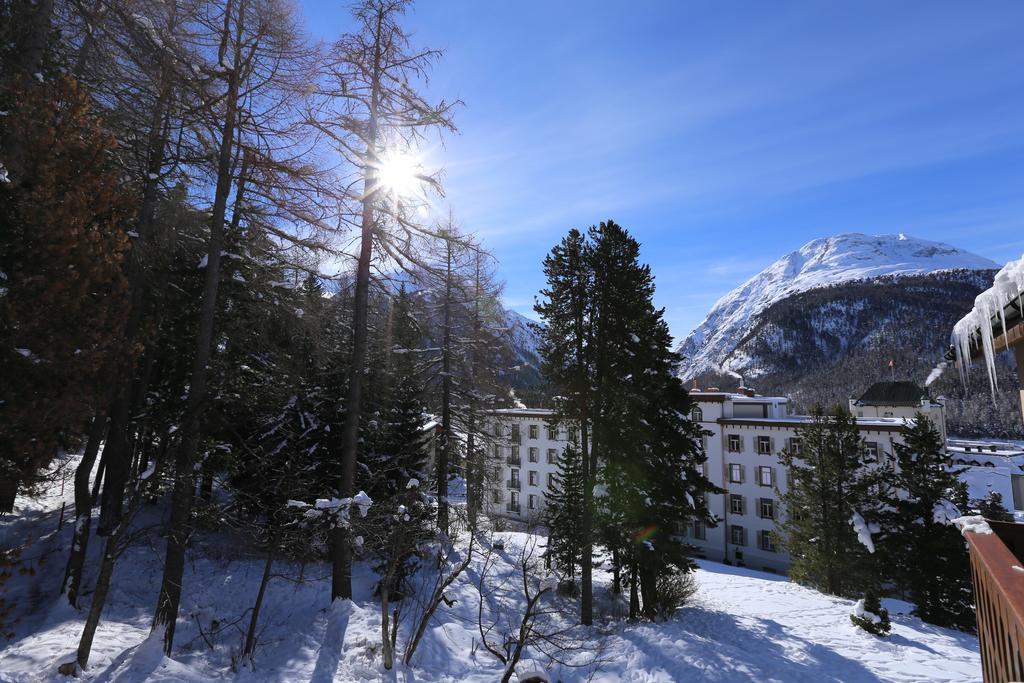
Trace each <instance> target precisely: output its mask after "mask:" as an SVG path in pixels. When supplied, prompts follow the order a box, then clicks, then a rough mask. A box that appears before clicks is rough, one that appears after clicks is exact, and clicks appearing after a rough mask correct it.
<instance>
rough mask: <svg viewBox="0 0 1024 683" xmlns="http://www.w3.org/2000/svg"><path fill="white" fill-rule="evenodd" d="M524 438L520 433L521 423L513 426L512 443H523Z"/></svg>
mask: <svg viewBox="0 0 1024 683" xmlns="http://www.w3.org/2000/svg"><path fill="white" fill-rule="evenodd" d="M522 441H523V437H522V435H521V434H520V432H519V423H518V422H517V423H516V424H514V425H512V443H522Z"/></svg>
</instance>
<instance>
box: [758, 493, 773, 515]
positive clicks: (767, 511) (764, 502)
mask: <svg viewBox="0 0 1024 683" xmlns="http://www.w3.org/2000/svg"><path fill="white" fill-rule="evenodd" d="M758 507H759V508H760V512H761V519H775V501H774V500H773V499H771V498H761V499H760V500H759V501H758Z"/></svg>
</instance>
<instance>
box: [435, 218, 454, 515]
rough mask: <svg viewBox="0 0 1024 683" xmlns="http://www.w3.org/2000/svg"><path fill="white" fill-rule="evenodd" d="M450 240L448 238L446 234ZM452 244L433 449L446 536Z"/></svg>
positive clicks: (447, 266) (448, 256)
mask: <svg viewBox="0 0 1024 683" xmlns="http://www.w3.org/2000/svg"><path fill="white" fill-rule="evenodd" d="M448 237H449V238H450V237H451V235H448ZM452 249H453V246H452V242H451V240H450V239H449V240H448V242H447V243H446V245H445V254H446V259H447V260H446V262H445V281H444V335H443V339H442V342H441V443H440V444H439V446H440V448H438V449H437V528H438V529H440V531H441V533H442V534H446V535H447V533H448V467H449V464H448V460H449V456H450V454H451V444H452V296H453V292H452V277H453V273H452V268H453V267H454V266H453V263H452Z"/></svg>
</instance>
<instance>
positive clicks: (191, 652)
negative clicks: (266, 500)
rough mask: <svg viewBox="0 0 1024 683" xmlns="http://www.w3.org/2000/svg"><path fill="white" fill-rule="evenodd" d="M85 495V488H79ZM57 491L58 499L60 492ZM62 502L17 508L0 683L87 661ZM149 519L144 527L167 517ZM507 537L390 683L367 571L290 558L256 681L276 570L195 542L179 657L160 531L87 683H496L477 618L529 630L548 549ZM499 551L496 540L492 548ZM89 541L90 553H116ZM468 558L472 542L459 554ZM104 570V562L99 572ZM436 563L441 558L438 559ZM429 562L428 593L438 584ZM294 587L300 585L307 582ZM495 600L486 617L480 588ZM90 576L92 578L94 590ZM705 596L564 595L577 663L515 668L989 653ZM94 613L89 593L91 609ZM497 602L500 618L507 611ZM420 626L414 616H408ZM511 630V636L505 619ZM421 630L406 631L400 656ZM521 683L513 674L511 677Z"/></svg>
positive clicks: (818, 599) (927, 676)
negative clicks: (161, 607)
mask: <svg viewBox="0 0 1024 683" xmlns="http://www.w3.org/2000/svg"><path fill="white" fill-rule="evenodd" d="M66 491H67V495H66V496H65V498H66V499H69V498H70V487H68V488H67V489H66ZM54 493H56V491H54ZM61 502H62V501H61V497H60V496H58V495H52V496H51V497H50V498H49V499H47V500H44V501H41V502H40V503H35V504H32V503H30V502H29V501H26V500H25V499H20V500H19V503H18V506H17V509H16V511H15V513H14V514H13V515H11V516H8V517H6V518H4V519H3V521H2V525H3V530H4V532H5V536H4V537H5V540H6V541H13V540H14V539H15V538H18V539H19V541H21V540H24V538H25V537H26V535H32V536H35V537H36V538H37V539H38V540H36V542H35V543H33V544H31V545H30V546H28V548H27V549H26V552H25V553H24V555H23V558H22V559H23V560H24V561H25V562H26V564H25V565H24V566H26V567H30V568H32V569H33V572H31V573H30V572H25V573H20V572H19V573H18V574H17V577H16V578H15V579H12V583H11V584H9V585H8V587H7V591H6V594H5V596H4V597H5V598H7V599H9V600H10V601H11V602H13V603H14V604H15V605H16V606H17V608H18V609H19V612H20V615H21V617H22V618H21V620H20V621H19V622H18V623H17V624H16V626H15V627H14V630H15V635H14V637H13V638H12V639H11V640H9V641H4V642H3V644H2V645H0V682H3V683H15V682H17V683H22V682H24V683H27V682H29V681H33V682H35V681H64V680H68V679H66V678H63V677H61V676H58V675H57V673H56V668H57V666H58V664H60V663H61V662H66V661H68V660H69V659H71V658H72V653H73V651H74V648H75V646H76V644H77V641H78V638H79V636H80V634H81V628H82V622H83V619H84V609H83V612H76V611H74V610H72V609H71V608H69V607H67V606H66V604H65V602H64V599H63V598H62V597H61V596H59V595H58V594H57V591H56V585H55V583H57V582H59V581H60V576H61V572H60V571H38V570H41V569H42V567H43V565H52V566H54V567H61V566H62V562H63V561H64V559H65V553H66V547H67V543H68V541H69V538H70V533H69V532H70V528H69V525H67V524H65V525H64V527H63V529H62V530H61V531H59V532H58V531H56V528H57V523H56V522H57V515H58V511H59V509H60V503H61ZM159 515H160V509H159V508H158V507H152V508H149V509H148V511H147V512H146V513H145V515H144V517H147V519H143V520H141V521H140V526H141V527H144V526H146V525H147V524H148V523H151V522H152V521H155V520H154V519H153V518H154V517H159ZM491 536H493V538H501V539H503V540H504V541H505V547H504V549H503V550H501V551H498V552H495V553H493V554H490V555H489V556H488V554H487V552H486V550H484V548H487V547H489V545H490V544H489V543H487V542H485V544H484V545H483V546H477V548H478V550H477V551H476V553H475V554H474V558H475V559H474V560H473V562H472V564H471V566H470V570H469V571H468V572H467V573H466V575H464V576H463V577H462V578H460V579H459V580H458V581H457V582H456V583H455V584H454V585H452V586H451V588H450V589H449V590H448V591H447V597H448V599H449V600H450V605H447V606H446V605H442V607H441V609H440V610H439V612H438V613H437V614H436V615H435V617H434V619H433V620H432V622H431V623H430V626H429V628H428V629H427V631H426V633H425V636H424V641H423V644H422V646H421V648H420V650H419V651H418V653H417V655H416V657H415V658H414V660H413V666H412V667H411V668H408V669H406V668H404V667H402V666H401V665H397V666H396V668H395V669H394V670H393V672H392V673H390V674H386V673H385V672H384V670H383V669H382V667H381V662H380V607H379V603H378V601H377V599H376V598H375V597H374V596H373V590H372V587H373V583H374V580H375V575H374V574H373V572H372V570H371V568H370V566H369V563H367V562H359V563H357V565H356V567H355V572H354V573H355V577H354V578H355V582H354V584H355V586H354V588H355V599H354V601H353V602H351V603H338V605H337V606H336V607H335V608H332V607H331V606H330V605H329V604H328V595H329V583H330V569H329V567H328V566H327V565H326V564H325V563H321V562H315V561H314V562H309V563H307V564H306V565H305V566H304V567H302V568H300V567H299V566H297V565H287V566H286V563H285V562H283V561H282V562H281V563H280V565H279V566H278V568H277V569H278V571H279V572H280V573H281V574H282V575H285V576H288V577H292V578H291V579H285V578H279V579H274V580H273V581H272V582H271V583H270V585H269V588H268V592H267V597H266V604H265V605H264V607H263V616H262V617H261V628H260V632H259V638H258V641H257V649H256V657H255V669H254V670H252V671H245V670H244V669H242V670H240V671H239V672H237V673H233V672H232V668H233V667H235V666H237V665H238V664H239V662H238V651H239V647H240V644H241V635H240V634H241V632H242V628H243V627H244V624H245V622H246V619H247V618H248V614H249V612H248V610H249V608H250V607H251V606H252V602H253V600H254V598H255V596H256V592H257V588H258V585H259V580H260V574H261V571H262V567H263V558H262V556H261V554H260V553H257V552H253V551H252V549H251V548H249V546H247V544H245V543H244V542H242V540H241V539H239V538H237V537H234V536H232V535H231V534H229V533H212V532H203V533H200V534H198V535H197V537H196V538H195V540H194V543H193V548H192V552H191V555H190V558H191V559H190V561H189V563H188V565H187V568H186V573H185V582H186V585H187V590H186V592H185V596H184V602H183V604H182V611H181V616H180V617H179V621H178V625H177V631H178V637H177V640H176V642H175V651H174V654H173V657H172V658H170V659H168V658H166V657H164V656H163V655H162V653H161V651H160V647H159V643H158V642H157V641H155V640H153V639H150V640H148V641H147V636H148V635H149V628H150V623H151V620H152V606H153V605H154V604H155V601H156V592H157V586H158V583H159V577H160V571H161V558H162V556H163V540H162V539H161V538H160V536H159V534H157V533H156V532H155V530H154V531H152V532H150V533H147V534H145V535H143V536H142V537H141V538H140V541H139V542H138V543H136V544H135V545H133V546H132V547H131V548H130V549H129V550H128V551H127V553H126V554H125V555H124V557H123V558H122V560H121V561H120V562H119V563H118V565H117V568H116V571H115V575H114V580H113V589H112V592H111V595H110V598H109V600H108V603H107V606H106V609H105V611H104V615H103V620H102V621H101V623H100V628H99V631H98V633H97V637H96V642H95V646H94V650H93V658H92V660H91V666H90V668H89V670H88V671H86V672H85V673H84V675H83V679H84V680H87V681H89V680H91V681H112V682H113V681H120V682H121V683H136V682H139V681H168V682H169V681H190V682H196V681H213V680H245V681H253V682H257V681H267V682H270V681H317V682H318V683H327V682H329V681H346V682H349V681H381V680H389V681H404V682H407V683H408V682H411V681H417V682H418V683H428V682H430V681H459V682H460V683H484V682H487V683H492V682H493V681H497V680H499V678H500V677H501V671H502V667H501V665H500V664H499V663H498V662H497V660H496V659H495V658H494V657H492V656H491V655H490V654H489V653H488V652H487V651H486V650H484V649H483V648H482V647H480V632H479V630H478V627H477V618H478V610H479V609H483V612H484V615H485V618H487V619H490V618H491V617H492V616H494V615H495V614H500V615H501V616H500V618H499V621H500V622H501V623H498V624H497V625H496V629H495V630H494V631H493V632H492V634H491V636H490V637H491V638H493V639H499V638H500V636H501V634H502V633H503V632H504V631H505V629H506V628H509V627H515V626H517V624H518V622H517V621H516V620H517V619H518V618H519V617H520V616H521V614H522V609H523V605H524V598H523V596H522V590H521V586H522V583H521V578H520V576H519V574H518V569H517V567H516V562H517V561H518V560H519V559H520V558H521V557H522V553H521V550H522V549H523V548H531V547H532V548H534V549H535V550H536V551H539V548H540V546H542V545H543V543H544V539H543V538H542V537H537V536H531V535H529V534H525V533H515V532H493V534H491ZM489 540H491V538H487V539H485V541H489ZM100 545H101V544H100V543H94V544H90V553H91V554H93V555H95V554H96V553H98V552H99V550H100ZM460 549H461V552H464V550H465V538H463V539H462V541H461V542H460ZM90 565H91V566H95V564H94V563H90ZM427 565H429V563H427ZM433 576H434V575H433V573H432V570H431V569H430V567H429V566H424V568H422V569H421V571H420V573H419V575H418V576H417V578H416V579H415V582H416V583H417V585H418V584H419V583H420V582H425V583H424V585H431V584H432V581H433ZM294 577H301V579H299V580H294ZM481 577H484V579H483V580H484V581H485V583H486V585H487V586H488V587H489V591H490V592H489V593H488V599H487V601H486V603H485V604H484V605H483V607H481V606H480V604H479V602H478V593H477V590H476V588H477V582H479V581H481ZM594 580H595V586H599V587H600V589H599V591H597V593H598V605H599V612H600V613H601V614H604V615H608V614H616V615H621V612H622V610H624V609H625V605H623V604H622V601H621V596H620V598H619V599H617V600H616V599H613V598H611V596H609V595H608V593H607V587H608V586H609V585H610V582H611V577H610V575H609V573H608V571H607V566H604V567H601V568H600V569H599V570H597V571H595V574H594ZM92 581H93V578H92V577H87V583H88V584H91V583H92ZM697 581H698V584H699V587H698V592H697V594H696V597H695V600H694V602H693V604H692V605H690V606H688V607H686V608H684V609H682V610H680V611H679V612H678V614H677V615H676V616H675V617H673V618H672V619H670V620H669V621H667V622H661V623H638V624H629V623H627V622H625V621H624V620H614V621H613V620H606V619H604V618H601V619H598V620H596V622H595V626H594V627H592V628H588V629H583V628H579V627H572V626H571V621H566V619H565V615H568V617H569V618H570V619H571V617H572V615H573V614H574V608H573V606H572V605H568V610H567V611H563V610H562V609H561V608H559V605H560V602H561V600H562V599H561V598H558V597H553V596H549V597H548V598H546V603H545V605H546V606H549V607H551V608H552V610H551V612H550V614H552V615H555V616H553V617H552V619H554V621H553V622H550V623H548V622H543V623H541V624H539V627H542V628H543V627H544V623H547V624H548V626H547V627H550V628H560V629H564V628H571V629H572V630H571V631H569V632H566V633H569V634H570V635H571V637H572V638H573V640H574V642H575V644H576V647H574V648H573V649H572V650H571V651H564V652H561V653H560V658H562V659H564V661H566V662H567V663H569V664H574V665H576V666H568V665H566V664H558V663H552V662H551V661H549V660H548V658H547V657H546V656H545V655H544V654H543V653H542V652H541V651H540V650H539V649H538V650H528V651H527V656H526V657H525V658H524V660H523V662H522V664H521V666H519V667H517V672H518V673H522V672H523V671H524V670H527V669H531V668H535V667H540V668H543V669H545V670H546V671H547V672H548V673H549V674H550V675H551V678H552V680H553V681H565V682H566V683H569V682H577V681H578V682H582V681H595V682H607V683H611V682H623V681H631V682H634V683H637V682H639V683H645V682H646V683H670V682H672V681H691V680H702V681H723V682H725V681H730V682H731V681H759V682H765V681H780V682H781V681H786V682H790V681H798V682H799V681H807V682H811V681H814V682H815V683H817V682H820V681H832V682H839V681H842V682H843V683H856V682H858V681H865V682H867V681H872V682H877V681H947V682H952V681H978V680H980V679H981V668H980V660H979V655H978V641H977V639H976V638H975V637H974V636H971V635H968V634H964V633H960V632H957V631H950V630H947V629H942V628H938V627H935V626H929V625H927V624H924V623H922V622H921V621H920V620H918V619H916V618H914V617H910V616H907V615H906V614H899V612H900V611H901V610H900V608H901V607H903V608H904V610H903V611H905V608H906V605H904V604H903V603H898V602H895V601H888V605H887V606H888V607H889V608H890V610H891V611H893V612H894V614H895V616H894V617H893V630H892V634H891V635H890V636H889V637H888V638H884V639H879V638H876V637H874V636H871V635H868V634H867V633H865V632H864V631H862V630H860V629H858V628H857V627H855V626H854V625H853V624H852V623H851V622H850V619H849V614H850V611H851V609H852V607H853V603H852V602H851V601H849V600H844V599H841V598H835V597H831V596H826V595H822V594H821V593H818V592H816V591H813V590H810V589H807V588H803V587H801V586H797V585H795V584H792V583H789V582H788V581H787V580H786V579H785V578H784V577H779V576H775V575H771V574H763V573H760V572H756V571H751V570H747V569H741V568H736V567H729V566H725V565H720V564H717V563H712V562H702V563H701V568H700V569H699V570H698V572H697ZM86 597H87V600H86V602H88V595H87V596H86ZM495 607H499V608H500V609H499V611H498V612H493V611H492V610H493V608H495ZM403 609H408V610H410V611H412V612H413V613H415V611H416V609H417V607H416V605H415V604H409V605H406V606H404V607H403ZM506 622H508V623H506ZM408 629H409V621H408V620H407V619H406V620H405V621H403V625H402V633H401V635H400V636H399V639H398V642H399V645H400V646H401V644H402V643H403V642H404V640H405V638H406V635H407V632H408ZM512 680H513V681H514V680H516V679H515V678H513V679H512Z"/></svg>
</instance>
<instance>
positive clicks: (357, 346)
mask: <svg viewBox="0 0 1024 683" xmlns="http://www.w3.org/2000/svg"><path fill="white" fill-rule="evenodd" d="M380 40H381V36H380V35H379V34H378V36H377V42H376V44H375V46H374V48H375V49H374V61H373V74H374V78H373V83H372V93H371V96H370V116H369V121H368V125H367V133H366V144H367V149H366V164H365V166H364V167H363V206H362V209H363V213H362V225H361V234H360V243H359V261H358V264H357V265H356V287H355V293H354V300H353V302H352V357H351V359H350V365H349V373H348V396H347V398H346V401H345V422H344V424H343V426H342V432H341V487H340V492H341V497H342V498H349V497H351V496H353V495H354V494H355V490H354V487H355V476H356V459H357V458H358V455H359V419H360V416H361V412H362V400H363V374H364V373H365V372H366V368H365V365H366V313H367V307H368V300H367V297H368V296H369V292H370V262H371V260H372V259H373V236H374V232H375V231H376V228H377V226H376V221H375V218H374V207H373V202H374V197H375V195H376V193H377V186H376V185H377V174H376V170H375V169H374V166H373V162H374V161H376V155H377V149H376V148H377V108H378V107H379V103H380V90H381V83H380V79H379V75H380V60H381V45H380ZM330 542H331V565H332V571H331V600H332V601H333V600H336V599H338V598H344V599H348V598H351V597H352V539H351V537H350V534H349V532H348V530H347V529H343V528H341V527H338V528H335V529H333V530H332V531H331V534H330Z"/></svg>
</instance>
